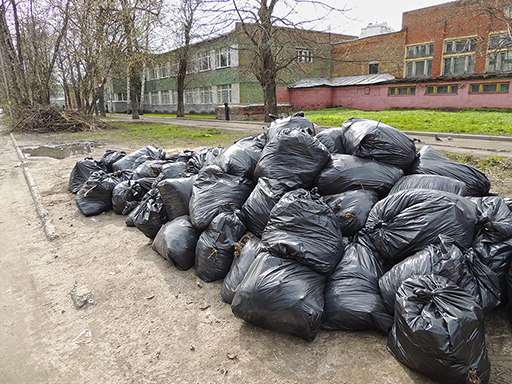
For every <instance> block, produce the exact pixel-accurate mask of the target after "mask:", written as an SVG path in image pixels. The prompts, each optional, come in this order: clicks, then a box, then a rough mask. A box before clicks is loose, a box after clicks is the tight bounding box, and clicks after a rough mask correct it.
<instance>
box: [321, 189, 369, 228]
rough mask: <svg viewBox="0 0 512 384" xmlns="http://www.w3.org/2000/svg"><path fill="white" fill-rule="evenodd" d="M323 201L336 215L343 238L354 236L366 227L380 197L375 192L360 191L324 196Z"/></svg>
mask: <svg viewBox="0 0 512 384" xmlns="http://www.w3.org/2000/svg"><path fill="white" fill-rule="evenodd" d="M323 199H324V201H325V202H326V203H327V204H328V205H329V207H331V209H332V210H333V211H334V213H335V214H336V217H337V218H338V222H339V224H340V228H341V233H343V236H354V235H355V234H356V232H358V231H359V230H360V229H362V228H363V227H364V225H365V223H366V218H367V217H368V214H369V213H370V211H371V209H372V207H373V206H374V205H375V203H377V201H378V200H379V195H378V194H377V192H375V191H367V190H365V189H360V190H358V191H348V192H343V193H339V194H337V195H328V196H323Z"/></svg>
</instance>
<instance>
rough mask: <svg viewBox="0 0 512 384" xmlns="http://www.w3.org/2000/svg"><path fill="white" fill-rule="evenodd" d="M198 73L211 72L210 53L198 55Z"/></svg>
mask: <svg viewBox="0 0 512 384" xmlns="http://www.w3.org/2000/svg"><path fill="white" fill-rule="evenodd" d="M198 62H199V72H205V71H209V70H211V69H212V68H211V55H210V52H203V53H200V54H199V57H198Z"/></svg>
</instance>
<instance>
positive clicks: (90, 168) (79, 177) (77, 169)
mask: <svg viewBox="0 0 512 384" xmlns="http://www.w3.org/2000/svg"><path fill="white" fill-rule="evenodd" d="M96 171H103V172H107V167H105V165H104V164H103V163H102V162H101V161H97V160H94V159H93V158H92V157H86V158H85V159H84V160H81V161H77V162H76V164H75V166H74V167H73V170H72V171H71V174H70V175H69V182H68V188H69V190H70V191H71V192H72V193H78V191H80V189H82V187H83V186H84V184H85V182H86V181H87V179H89V177H91V175H92V174H93V173H94V172H96Z"/></svg>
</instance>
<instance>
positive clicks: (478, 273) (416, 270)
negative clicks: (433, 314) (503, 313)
mask: <svg viewBox="0 0 512 384" xmlns="http://www.w3.org/2000/svg"><path fill="white" fill-rule="evenodd" d="M430 274H435V275H439V276H443V277H445V278H447V279H448V280H450V281H452V282H453V283H455V284H457V285H458V286H459V287H461V288H462V289H464V290H465V291H467V292H468V293H469V294H471V295H472V296H473V297H474V298H475V299H476V302H477V303H478V304H479V305H480V306H481V307H482V309H483V310H484V313H485V314H488V313H490V312H491V311H492V310H494V309H495V308H496V307H497V306H498V304H499V303H500V287H499V281H498V276H497V275H496V274H495V273H494V272H493V271H492V270H490V268H489V267H487V266H486V265H484V264H483V263H482V262H481V261H480V260H479V259H478V258H477V257H476V256H475V254H474V252H473V251H471V250H467V249H464V248H463V247H462V246H460V245H459V244H457V243H456V242H454V241H453V239H451V238H449V237H447V236H444V235H439V237H438V239H437V240H436V242H435V243H433V244H431V245H429V246H427V247H426V248H424V249H423V250H421V251H419V252H417V253H415V254H414V255H412V256H409V257H408V258H407V259H405V260H403V261H402V262H400V263H398V264H396V265H394V266H393V268H391V270H389V271H388V272H386V273H385V274H384V276H382V277H381V278H380V279H379V287H380V294H381V296H382V300H383V301H384V304H385V305H386V308H387V309H388V311H389V313H394V309H395V299H396V298H395V296H396V293H397V292H398V288H400V285H402V283H403V282H404V281H405V280H407V279H408V278H410V277H413V276H424V275H430Z"/></svg>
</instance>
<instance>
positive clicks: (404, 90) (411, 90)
mask: <svg viewBox="0 0 512 384" xmlns="http://www.w3.org/2000/svg"><path fill="white" fill-rule="evenodd" d="M415 94H416V87H390V88H388V95H390V96H397V95H415Z"/></svg>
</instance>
